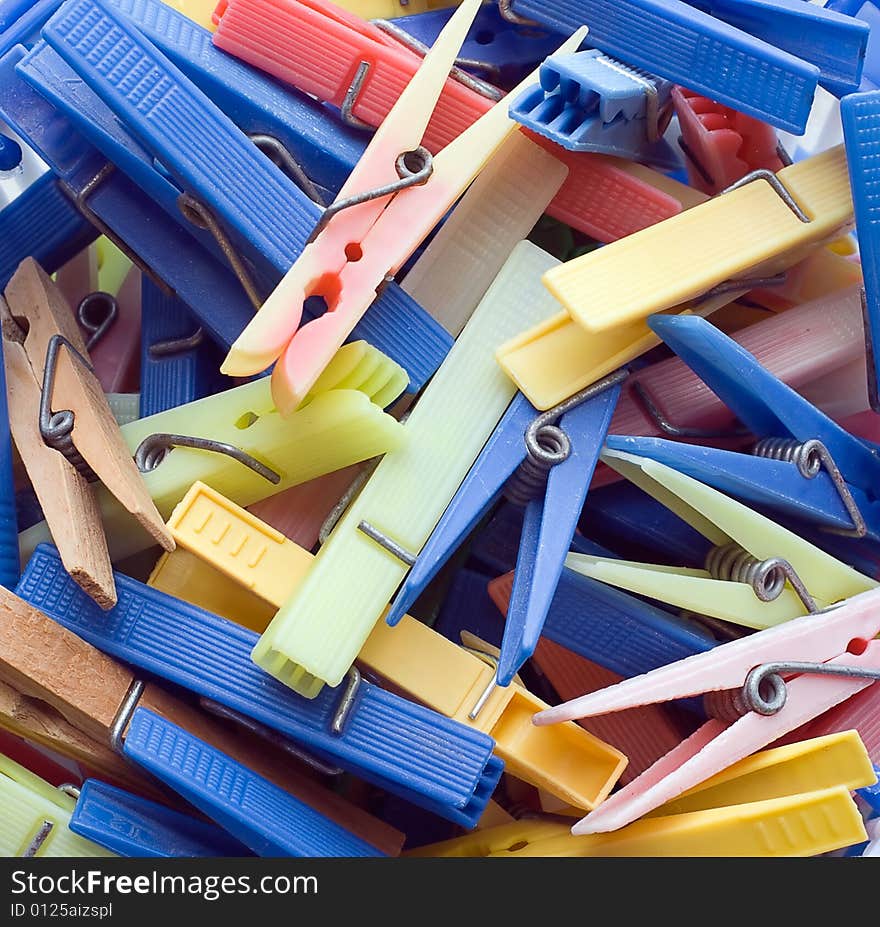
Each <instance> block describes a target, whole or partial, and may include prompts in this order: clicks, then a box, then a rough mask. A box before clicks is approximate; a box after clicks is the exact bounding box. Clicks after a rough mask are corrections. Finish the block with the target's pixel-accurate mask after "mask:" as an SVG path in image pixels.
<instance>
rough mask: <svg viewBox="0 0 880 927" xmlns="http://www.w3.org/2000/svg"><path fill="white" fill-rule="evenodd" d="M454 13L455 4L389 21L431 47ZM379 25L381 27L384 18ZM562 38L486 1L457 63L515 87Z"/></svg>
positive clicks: (476, 72) (496, 83)
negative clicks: (517, 20) (519, 21)
mask: <svg viewBox="0 0 880 927" xmlns="http://www.w3.org/2000/svg"><path fill="white" fill-rule="evenodd" d="M454 12H455V8H454V7H449V8H447V9H443V10H429V11H428V12H427V13H416V14H414V15H410V16H402V17H400V18H399V19H392V20H390V22H391V24H392V25H393V26H395V27H397V28H398V29H402V30H403V31H404V32H406V33H408V34H409V35H410V36H412V38H414V39H416V41H418V42H421V43H422V44H423V45H427V46H431V45H433V44H434V42H435V40H436V39H437V36H438V35H440V32H441V30H442V29H443V27H444V26H445V25H446V23H448V22H449V19H450V17H451V16H452V14H453V13H454ZM373 22H374V23H376V20H374V21H373ZM376 24H377V25H379V27H380V28H382V21H381V20H379V21H378V23H376ZM563 41H564V36H561V35H560V34H559V33H557V32H553V31H552V30H550V29H535V27H534V26H524V25H519V24H517V23H512V22H510V21H509V20H506V19H504V17H503V16H502V15H501V13H500V12H499V11H498V7H497V5H496V4H494V3H484V4H483V5H482V7H480V11H479V12H478V13H477V15H476V18H475V19H474V24H473V26H471V29H470V32H468V35H467V38H466V39H465V40H464V43H463V44H462V46H461V53H460V55H459V58H458V60H457V62H456V63H457V64H458V66H459V67H460V68H462V69H463V70H465V71H469V72H470V73H472V74H474V75H476V76H477V77H482V78H484V79H485V80H487V81H489V82H490V83H492V84H495V85H496V86H498V87H513V86H515V85H516V84H518V83H519V82H520V81H521V80H522V79H523V78H524V77H526V76H528V75H529V74H531V72H532V71H534V70H535V68H537V67H538V65H539V64H540V63H541V62H542V61H543V60H544V59H545V58H546V57H547V56H548V55H552V54H553V52H555V51H556V49H557V48H559V46H560V45H561V44H562V42H563Z"/></svg>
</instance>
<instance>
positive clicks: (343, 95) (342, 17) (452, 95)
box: [214, 0, 687, 241]
mask: <svg viewBox="0 0 880 927" xmlns="http://www.w3.org/2000/svg"><path fill="white" fill-rule="evenodd" d="M328 9H329V6H328V4H327V3H326V2H325V3H322V4H321V6H320V8H319V7H317V6H316V5H314V4H311V5H310V6H309V5H304V4H300V3H296V2H293V0H288V2H285V3H284V4H275V3H269V2H266V0H232V2H231V3H230V4H229V5H228V6H226V7H225V8H224V9H223V10H222V11H221V19H220V26H219V28H218V30H217V33H216V38H215V40H214V42H215V44H216V45H217V46H218V47H220V48H223V49H225V50H226V51H229V52H231V53H232V54H235V55H237V56H239V57H241V58H242V59H243V60H245V61H247V62H249V63H250V64H252V65H254V66H255V67H258V68H260V69H261V70H264V71H267V72H268V73H270V74H272V75H273V76H275V77H277V78H279V79H280V80H283V81H286V82H287V83H292V84H294V85H295V86H297V87H299V88H300V89H302V90H304V91H306V92H308V93H311V94H314V95H316V96H317V97H318V99H321V100H328V101H329V102H331V103H333V104H334V105H337V106H341V107H342V110H343V117H344V118H346V119H348V120H351V119H354V120H355V124H358V123H360V124H362V125H364V126H367V127H369V126H378V125H379V123H380V122H381V121H382V119H383V118H384V117H385V116H386V115H387V114H388V112H389V110H390V108H391V104H392V102H393V101H394V100H395V99H396V98H397V96H398V95H399V94H400V92H401V91H402V90H403V88H404V86H405V84H406V81H407V79H408V78H409V77H411V76H412V74H414V73H415V71H416V69H417V68H418V64H419V57H418V55H417V54H416V53H415V52H412V51H409V50H407V49H406V48H404V46H402V45H401V46H398V45H397V43H395V42H393V40H392V39H390V38H389V37H388V36H387V35H385V34H384V33H382V32H381V31H379V30H377V29H375V28H374V27H373V26H371V25H369V24H367V23H363V22H361V21H358V20H355V19H354V18H353V17H349V16H346V14H344V13H343V12H342V11H339V10H337V11H336V13H335V14H332V18H330V14H328ZM485 10H486V7H485V6H484V7H482V8H481V10H480V12H479V13H478V14H477V16H478V19H479V17H480V16H481V15H483V14H484V12H485ZM262 23H266V27H265V28H263V25H262ZM331 38H334V39H338V41H335V42H334V44H333V48H332V50H328V49H327V48H325V45H324V43H328V42H330V41H331ZM383 43H384V44H383ZM339 48H345V49H351V50H352V54H353V57H352V60H351V61H350V62H347V61H346V60H344V59H340V58H339V56H338V50H339ZM554 50H555V48H554ZM572 50H574V49H572ZM542 58H543V55H542ZM339 62H341V64H340V63H339ZM336 68H339V71H338V73H337V72H336V71H335V70H332V69H336ZM352 73H354V74H355V78H354V80H353V79H352ZM358 75H360V76H358ZM346 101H347V102H346ZM491 105H492V99H490V98H489V97H486V96H481V95H480V94H479V93H476V92H473V91H470V90H468V89H467V88H466V87H464V86H463V85H461V84H459V83H458V82H456V81H454V80H450V81H448V82H447V84H446V88H445V89H444V91H443V92H442V93H441V96H440V100H439V102H438V106H437V110H436V114H437V115H436V119H432V120H431V122H430V123H429V125H428V129H427V131H426V134H425V137H424V139H423V143H424V145H425V147H426V148H427V149H428V150H429V151H431V152H432V153H436V152H437V151H439V150H440V149H441V148H442V147H443V146H444V145H446V144H448V143H449V142H450V141H452V139H454V138H455V137H456V136H457V134H459V133H460V132H462V131H463V130H464V129H465V128H467V127H468V126H470V125H472V124H473V122H475V121H476V120H477V119H478V118H479V117H480V116H481V115H482V114H483V113H485V112H486V111H487V110H488V109H489V107H490V106H491ZM441 113H442V118H441ZM535 140H536V141H538V143H539V144H542V145H543V146H544V147H546V148H548V150H549V152H550V153H551V154H552V155H553V156H554V157H555V158H557V160H560V161H562V162H563V163H564V164H565V166H566V167H568V169H569V177H568V180H567V181H566V183H565V184H564V185H563V187H562V189H561V190H560V192H559V193H558V194H557V196H556V198H555V199H554V201H553V202H552V203H551V205H550V207H549V208H548V212H549V213H550V214H551V215H553V216H554V217H555V218H557V219H559V220H560V221H562V222H566V223H567V224H569V225H571V226H572V227H574V228H577V229H578V230H580V231H582V232H584V233H585V234H588V235H592V236H593V237H596V238H599V239H600V240H603V241H605V240H609V241H610V240H613V239H614V238H617V237H620V236H622V235H626V234H629V233H630V232H632V231H635V230H636V229H641V228H644V227H645V226H647V225H650V224H651V223H652V222H656V221H659V220H660V219H662V218H665V217H667V216H669V215H674V214H676V213H677V212H679V211H680V206H679V205H678V204H676V202H675V201H674V198H673V196H672V195H670V194H669V193H665V194H664V193H663V192H661V191H660V190H658V189H657V188H656V187H655V185H654V184H653V182H649V181H648V180H647V179H646V178H645V176H644V175H642V174H637V173H635V172H633V171H631V170H630V165H629V164H626V163H623V162H619V161H614V160H612V159H603V158H599V157H598V156H597V158H585V157H583V156H582V155H577V154H573V153H571V152H566V151H565V150H564V149H562V148H560V147H559V146H558V145H554V144H553V143H552V142H550V141H549V140H547V139H540V137H538V138H536V139H535ZM651 181H653V177H651ZM679 186H681V185H679ZM685 189H687V188H685ZM612 192H614V193H616V194H617V195H618V197H619V198H620V199H621V202H620V203H619V204H618V205H619V208H618V209H615V210H614V211H613V212H611V211H609V210H607V209H603V208H601V203H602V202H604V201H605V198H606V197H608V196H611V195H612Z"/></svg>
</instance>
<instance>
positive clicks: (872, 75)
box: [825, 0, 880, 90]
mask: <svg viewBox="0 0 880 927" xmlns="http://www.w3.org/2000/svg"><path fill="white" fill-rule="evenodd" d="M825 9H827V10H833V11H834V12H836V13H843V14H844V15H845V16H852V17H855V18H856V19H859V20H861V21H862V22H863V23H865V24H867V26H868V27H869V28H870V30H871V31H870V33H869V35H868V47H867V50H866V52H865V62H864V66H863V68H862V82H861V84H860V85H859V90H877V89H880V58H878V55H877V52H878V48H880V46H878V44H877V28H878V26H880V6H878V4H877V3H876V2H874V0H827V2H826V4H825Z"/></svg>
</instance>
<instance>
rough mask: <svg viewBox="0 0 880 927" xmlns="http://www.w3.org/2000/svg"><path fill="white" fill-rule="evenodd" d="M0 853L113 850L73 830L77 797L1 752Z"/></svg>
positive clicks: (78, 854) (83, 855)
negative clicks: (0, 803)
mask: <svg viewBox="0 0 880 927" xmlns="http://www.w3.org/2000/svg"><path fill="white" fill-rule="evenodd" d="M0 795H2V800H3V818H2V820H0V853H2V854H3V856H19V857H35V856H39V857H49V858H52V857H78V858H80V859H82V858H88V857H97V858H106V857H112V856H115V855H116V854H114V853H110V852H108V851H107V850H105V849H104V848H103V847H102V846H100V845H99V844H97V843H93V842H92V841H91V840H87V839H85V838H84V837H80V836H78V835H77V834H75V833H74V832H73V831H72V830H71V829H70V816H71V812H72V811H73V808H74V799H73V798H71V797H70V796H69V795H66V794H65V793H64V792H63V791H61V790H60V789H56V788H55V787H54V786H51V785H49V783H48V782H46V781H45V780H43V779H41V778H40V777H39V776H36V775H34V773H32V772H31V771H30V770H28V769H25V768H24V766H20V765H19V764H18V763H16V762H14V761H13V760H11V759H10V758H9V757H7V756H4V755H3V754H2V753H0Z"/></svg>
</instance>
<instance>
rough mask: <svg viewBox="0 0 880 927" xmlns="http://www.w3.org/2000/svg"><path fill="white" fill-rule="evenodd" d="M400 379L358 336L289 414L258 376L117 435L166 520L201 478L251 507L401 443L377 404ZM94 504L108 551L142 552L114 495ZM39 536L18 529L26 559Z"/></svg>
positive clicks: (396, 427)
mask: <svg viewBox="0 0 880 927" xmlns="http://www.w3.org/2000/svg"><path fill="white" fill-rule="evenodd" d="M406 382H407V376H406V372H405V371H404V370H403V369H402V368H401V367H399V366H398V365H397V364H395V363H394V362H393V361H391V360H389V359H388V358H387V357H386V356H385V355H384V354H382V353H381V352H379V351H377V350H376V349H375V348H373V347H372V346H370V345H368V344H366V343H365V342H355V343H353V344H347V345H345V347H344V348H342V349H341V350H340V351H339V352H338V353H337V355H336V357H335V358H334V359H333V361H332V362H331V363H330V365H329V366H328V367H327V369H326V370H325V371H324V373H323V374H322V376H321V377H320V379H319V380H318V381H317V383H316V384H315V387H314V389H313V390H312V392H311V393H310V394H309V396H308V397H307V398H306V400H305V402H304V403H303V405H302V406H301V407H300V408H299V409H298V410H297V411H296V412H295V413H294V414H293V415H292V416H290V417H289V418H286V419H282V417H281V416H280V415H279V414H278V412H277V411H276V409H275V406H274V404H273V402H272V397H271V395H270V389H269V383H268V380H267V379H265V378H263V379H260V380H255V381H253V382H251V383H246V384H244V385H243V386H239V387H235V388H234V389H230V390H226V391H225V392H222V393H217V394H216V395H213V396H207V397H205V398H204V399H199V400H196V401H195V402H190V403H187V404H186V405H182V406H177V407H176V408H173V409H168V410H166V411H164V412H159V413H157V414H156V415H151V416H149V417H147V418H143V419H139V420H138V421H136V422H130V423H129V424H127V425H124V426H123V427H122V429H121V432H122V437H123V439H124V441H125V444H126V445H127V447H128V453H129V454H134V455H135V458H136V459H137V461H138V463H139V465H140V466H141V467H142V469H144V470H145V472H144V473H143V474H142V475H143V481H144V483H146V488H147V491H148V492H149V495H150V496H151V497H152V499H153V501H154V502H155V505H156V507H157V508H158V510H159V512H160V513H161V514H162V516H163V517H165V518H167V517H168V515H170V514H171V510H172V509H173V508H174V506H175V505H176V504H177V503H178V502H179V501H180V499H182V498H183V495H184V493H185V492H186V491H187V489H189V487H190V486H191V485H192V484H193V482H195V481H196V480H198V479H203V480H206V481H208V482H210V484H211V485H212V486H214V487H216V488H217V489H218V490H220V491H221V492H223V493H224V495H226V496H228V497H229V498H230V499H233V500H235V501H236V502H238V503H240V504H242V505H251V504H252V503H254V502H257V501H258V500H260V499H265V498H267V497H268V496H271V495H274V494H275V493H278V492H281V491H282V490H284V489H287V488H288V487H290V486H294V485H296V484H298V483H305V482H307V481H308V480H311V479H314V478H315V477H317V476H321V475H323V474H324V473H329V472H331V471H333V470H340V469H342V468H343V467H347V466H349V465H350V464H352V463H356V462H358V461H361V460H368V459H369V458H371V457H375V456H377V455H379V454H384V453H385V452H386V451H388V450H391V449H392V448H395V447H397V446H398V445H399V444H400V443H401V441H403V440H404V437H405V435H404V430H403V426H402V425H400V423H399V422H397V421H396V419H394V418H392V416H390V415H388V414H387V413H385V412H383V411H382V410H383V408H384V407H385V406H387V405H388V404H389V403H391V402H392V401H393V400H394V399H395V398H396V397H397V396H398V395H399V394H400V393H401V392H402V391H403V389H404V387H405V386H406ZM98 501H99V504H100V510H101V515H102V517H103V520H104V526H105V530H106V533H107V538H108V541H109V545H110V553H111V557H112V558H113V559H114V560H119V559H122V558H124V557H127V556H130V555H132V554H135V553H138V552H139V551H141V550H145V549H146V548H147V546H148V544H149V541H148V540H146V539H144V538H143V537H142V536H141V534H140V533H139V532H133V531H132V530H131V519H130V518H129V517H128V516H127V514H126V513H125V512H124V510H122V508H121V507H120V506H119V505H117V504H116V503H115V500H113V499H112V498H111V497H110V496H109V494H107V493H105V492H101V491H99V493H98ZM162 528H163V530H165V526H164V523H163V524H162ZM45 540H48V534H47V531H46V526H45V524H40V525H36V526H34V527H33V528H30V529H28V530H27V531H25V532H23V533H22V534H21V535H20V538H19V541H20V544H19V546H20V548H21V550H22V554H23V556H24V557H25V558H27V557H29V556H30V554H31V553H32V552H33V549H34V547H36V545H37V544H38V543H40V542H41V541H45Z"/></svg>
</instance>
